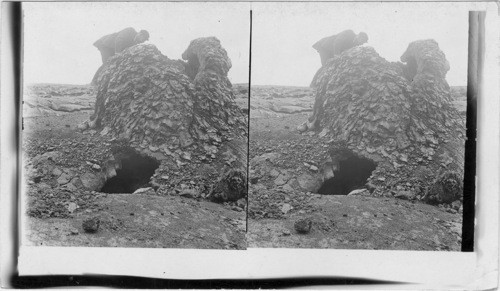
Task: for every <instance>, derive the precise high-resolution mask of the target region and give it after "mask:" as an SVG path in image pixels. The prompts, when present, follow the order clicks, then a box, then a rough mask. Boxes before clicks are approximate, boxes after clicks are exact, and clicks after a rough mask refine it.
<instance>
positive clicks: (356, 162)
mask: <svg viewBox="0 0 500 291" xmlns="http://www.w3.org/2000/svg"><path fill="white" fill-rule="evenodd" d="M376 167H377V164H376V163H375V162H373V161H371V160H369V159H365V158H359V157H356V156H350V157H348V158H347V159H344V160H341V161H339V166H338V170H337V171H334V175H335V176H334V177H333V178H331V179H328V180H326V181H325V182H323V184H322V185H321V187H320V188H319V190H318V193H319V194H325V195H347V194H349V192H351V191H352V190H356V189H360V188H363V187H364V186H365V184H366V180H367V179H368V178H369V177H370V175H371V174H372V172H373V170H375V168H376Z"/></svg>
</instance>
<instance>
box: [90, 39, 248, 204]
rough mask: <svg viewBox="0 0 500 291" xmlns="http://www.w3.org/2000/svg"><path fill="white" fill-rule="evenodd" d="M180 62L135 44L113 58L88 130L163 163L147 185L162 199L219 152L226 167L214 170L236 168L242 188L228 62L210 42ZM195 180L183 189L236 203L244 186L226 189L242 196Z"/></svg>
mask: <svg viewBox="0 0 500 291" xmlns="http://www.w3.org/2000/svg"><path fill="white" fill-rule="evenodd" d="M183 58H185V59H187V60H188V62H187V63H184V62H183V61H179V60H177V61H174V60H170V59H168V58H167V57H166V56H163V55H162V54H161V53H160V51H159V50H158V49H157V48H156V47H154V46H153V45H136V46H133V47H131V48H129V49H127V50H125V51H124V52H123V53H121V54H118V55H116V56H115V57H113V58H111V59H110V60H109V61H108V62H107V63H106V65H105V67H104V68H103V70H102V72H101V73H100V75H99V76H98V78H97V82H98V91H97V101H96V109H95V113H94V115H93V116H92V117H91V120H90V122H89V127H90V128H97V129H99V130H100V131H101V134H103V135H109V136H110V137H111V138H112V139H116V140H117V143H121V144H120V147H131V148H133V149H134V150H135V151H136V152H138V153H140V154H143V155H147V156H150V157H153V158H156V159H158V160H161V165H160V168H159V170H158V171H157V172H156V175H155V177H154V178H153V181H152V183H153V185H154V186H157V187H160V186H162V187H161V189H160V192H161V193H166V192H167V191H171V190H174V189H175V188H176V187H178V186H179V185H181V184H182V182H184V181H183V180H184V178H185V177H186V176H189V175H190V173H197V172H199V170H200V164H201V165H204V166H209V165H210V164H212V163H217V162H218V161H214V160H216V155H217V154H221V155H224V158H223V160H224V162H223V163H221V165H217V166H216V167H217V168H221V167H222V166H224V167H227V169H225V170H224V173H221V175H222V174H224V175H228V174H229V171H230V169H233V168H236V169H237V170H238V171H237V172H234V171H232V172H231V174H235V175H238V176H239V178H238V179H239V180H240V182H241V183H243V184H245V183H246V170H245V167H246V147H245V145H246V122H245V118H244V115H243V112H242V110H241V109H240V108H239V107H238V106H237V104H236V103H235V101H234V94H233V91H232V88H231V83H230V82H229V80H228V78H227V73H228V71H229V69H230V67H231V61H230V60H229V58H228V57H227V53H226V51H225V50H224V49H223V48H222V47H221V46H220V42H219V41H218V40H217V39H216V38H213V37H209V38H199V39H196V40H193V41H192V42H191V44H190V45H189V47H188V48H187V50H186V51H185V52H184V53H183ZM219 160H222V159H219ZM210 172H211V171H207V174H209V173H210ZM159 176H168V177H169V180H170V181H172V180H173V182H170V183H168V184H167V183H165V181H163V180H162V179H161V178H160V177H159ZM197 177H198V178H199V179H198V180H197V181H196V179H195V181H194V182H192V181H193V179H192V178H189V180H188V181H186V182H188V183H191V185H190V186H189V187H194V188H197V189H198V190H199V191H200V192H206V191H208V190H209V189H212V190H214V191H210V193H209V194H210V196H213V197H215V198H217V199H219V198H220V197H222V196H223V197H224V199H222V200H227V199H230V200H232V201H236V200H238V199H241V198H244V197H245V195H246V193H245V191H243V188H244V189H246V187H236V188H234V187H232V188H231V189H233V188H234V189H238V190H237V191H240V192H238V193H232V194H231V195H225V196H224V195H222V194H221V193H216V190H217V189H221V188H224V187H222V186H215V185H208V183H207V181H206V180H203V179H204V178H206V177H205V175H204V174H203V173H201V174H200V175H198V176H197ZM220 181H221V182H222V183H224V182H223V181H227V179H226V180H223V179H220ZM233 182H234V181H233ZM243 184H242V185H243ZM241 191H243V192H241Z"/></svg>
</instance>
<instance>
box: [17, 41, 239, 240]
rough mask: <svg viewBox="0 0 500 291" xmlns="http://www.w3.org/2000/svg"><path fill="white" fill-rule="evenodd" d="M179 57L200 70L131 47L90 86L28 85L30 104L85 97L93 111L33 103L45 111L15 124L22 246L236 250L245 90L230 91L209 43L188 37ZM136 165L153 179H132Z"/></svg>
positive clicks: (221, 56)
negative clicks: (20, 153) (21, 178)
mask: <svg viewBox="0 0 500 291" xmlns="http://www.w3.org/2000/svg"><path fill="white" fill-rule="evenodd" d="M200 48H201V51H200ZM203 48H205V49H203ZM186 52H187V53H186V55H189V54H190V53H189V52H194V55H195V56H196V57H197V58H200V60H199V61H201V63H206V65H205V66H203V67H200V68H199V69H201V68H203V70H204V71H198V73H197V74H196V75H195V76H194V78H193V76H190V75H188V74H187V73H186V70H188V68H190V66H191V64H190V62H189V61H188V62H184V61H181V60H170V59H168V58H167V57H166V56H163V55H162V54H161V53H160V52H159V51H158V49H157V48H156V47H155V46H153V45H136V46H133V47H131V48H129V49H127V50H125V51H123V52H122V53H120V54H117V55H115V56H114V57H113V58H111V59H110V60H109V62H107V64H106V65H105V66H103V68H102V70H101V71H100V73H99V74H98V78H97V85H98V86H97V88H96V89H94V88H92V87H90V86H71V85H67V86H65V85H57V84H50V85H32V86H30V87H29V89H31V90H30V91H29V94H31V95H27V97H28V98H27V99H28V100H40V99H42V98H46V99H48V100H50V101H51V102H54V103H55V104H57V105H59V106H64V105H65V104H69V103H71V102H72V100H73V95H74V94H79V95H78V96H80V92H83V93H84V94H81V95H82V98H85V102H89V104H93V105H94V104H95V105H94V106H90V107H93V108H94V113H93V114H92V115H91V116H90V117H89V113H90V112H89V111H88V108H89V106H87V108H86V110H78V111H71V110H66V111H61V110H54V109H50V108H48V107H47V106H46V105H45V103H41V102H38V103H35V105H34V108H35V110H36V112H41V113H43V115H42V116H40V114H38V115H34V116H33V117H27V118H25V131H24V139H23V148H24V152H25V155H24V158H25V160H24V165H25V182H26V183H25V185H26V187H25V191H26V194H27V195H26V196H25V198H26V203H25V205H26V212H27V214H28V220H27V224H26V225H27V226H28V229H27V231H26V234H27V236H26V239H27V240H26V241H25V242H24V243H26V244H35V245H90V246H138V247H139V246H142V247H144V246H150V247H176V248H192V247H195V248H230V249H242V248H245V246H246V244H245V239H244V234H245V213H244V210H245V208H246V157H247V146H246V144H247V141H246V128H247V126H246V124H247V121H246V117H247V116H246V115H245V114H244V112H245V110H246V111H248V105H247V104H248V85H245V84H243V85H239V86H235V87H232V85H231V83H230V82H229V80H228V79H227V71H228V70H229V68H230V64H231V63H230V60H229V59H228V58H227V54H226V53H225V50H224V49H223V48H222V47H221V46H220V43H219V41H218V40H217V39H215V38H201V39H197V40H194V41H193V42H192V43H191V44H190V46H189V47H188V49H187V50H186ZM203 52H205V53H206V54H203ZM214 54H218V55H217V56H215V57H214ZM214 60H216V61H214ZM218 61H221V63H218ZM217 66H221V67H217ZM55 92H60V93H61V95H62V96H63V97H62V98H59V99H56V98H55V97H57V96H56V95H57V94H54V93H55ZM74 92H76V93H74ZM65 94H67V95H65ZM78 96H77V97H78ZM235 98H237V100H238V101H235ZM239 105H241V106H242V107H241V108H240V107H239ZM47 108H48V109H47ZM78 124H80V125H78ZM134 166H135V168H134ZM142 169H147V170H148V171H149V170H150V169H153V171H152V173H151V174H152V176H151V177H147V176H146V177H141V179H135V178H136V177H134V175H136V174H141V171H142ZM142 172H144V171H142ZM124 173H126V175H125V174H124ZM120 175H121V176H120ZM113 179H119V181H118V182H117V183H115V184H114V185H111V186H110V185H109V183H110V182H111V181H113ZM123 183H127V184H130V185H127V186H126V187H120V186H119V185H120V184H123ZM241 185H245V187H241ZM124 189H128V190H131V192H128V193H132V192H134V193H135V194H126V193H125V192H120V191H121V190H124ZM105 191H109V192H107V193H103V192H105ZM114 193H117V194H114ZM124 193H125V194H124ZM210 200H212V201H217V202H219V203H220V204H215V203H212V202H210ZM89 218H96V219H99V220H100V227H99V229H98V230H97V231H96V232H94V233H86V232H85V231H84V228H85V226H84V225H83V224H84V222H85V221H87V220H88V219H89ZM85 225H86V224H85ZM158 234H168V235H167V236H165V235H158Z"/></svg>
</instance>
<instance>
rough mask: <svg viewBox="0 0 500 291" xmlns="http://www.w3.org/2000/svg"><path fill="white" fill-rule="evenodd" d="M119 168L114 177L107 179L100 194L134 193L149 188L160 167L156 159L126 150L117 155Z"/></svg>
mask: <svg viewBox="0 0 500 291" xmlns="http://www.w3.org/2000/svg"><path fill="white" fill-rule="evenodd" d="M117 160H118V161H119V164H120V167H119V168H118V169H117V170H116V176H114V177H112V178H110V179H108V180H107V181H106V183H105V184H104V186H103V187H102V188H101V190H100V192H103V193H134V191H135V190H137V189H140V188H144V187H150V186H151V185H150V179H151V177H152V176H153V174H154V173H155V171H156V169H157V168H158V167H159V166H160V162H158V161H157V160H156V159H154V158H151V157H148V156H143V155H140V154H139V153H137V152H135V151H134V150H128V151H125V152H122V153H120V154H119V155H118V159H117Z"/></svg>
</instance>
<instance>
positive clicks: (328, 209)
mask: <svg viewBox="0 0 500 291" xmlns="http://www.w3.org/2000/svg"><path fill="white" fill-rule="evenodd" d="M465 90H466V89H465V87H455V88H453V89H452V93H453V96H454V100H455V101H454V104H455V106H456V107H457V109H458V110H459V111H460V113H461V115H462V116H463V117H464V120H465V109H466V96H465V93H466V91H465ZM251 93H252V94H251V96H252V97H251V104H250V108H251V113H250V149H249V152H250V173H249V174H250V175H249V177H250V192H249V221H248V228H249V229H248V234H247V239H248V246H249V247H300V248H344V249H406V250H449V251H459V250H460V247H461V225H462V206H461V202H460V201H456V202H454V203H452V204H447V205H444V204H443V205H437V206H431V205H427V204H424V203H423V202H421V201H420V199H421V198H422V197H418V196H411V195H407V194H408V193H409V192H407V191H403V189H402V191H397V192H388V193H384V195H382V196H381V197H369V195H367V191H358V193H353V194H352V195H348V196H339V195H320V194H314V193H313V192H315V189H317V185H318V183H321V182H320V181H318V179H320V178H319V175H318V174H317V173H318V171H319V169H318V167H319V165H320V164H321V163H322V162H323V161H324V160H325V159H326V158H327V153H326V148H327V145H326V144H327V141H326V140H323V138H322V137H319V136H318V135H317V134H315V133H313V132H307V133H302V134H301V133H299V132H298V131H297V130H296V127H297V126H298V125H300V124H301V123H302V122H304V121H305V120H306V119H307V117H308V116H309V115H310V114H311V111H312V104H313V103H314V102H313V101H314V97H313V92H312V91H311V90H310V89H309V88H300V87H282V86H255V87H253V88H252V92H251ZM416 175H422V177H419V178H420V179H434V178H435V177H434V176H432V173H426V172H425V171H423V172H422V173H417V174H416ZM382 182H383V181H382ZM403 186H404V185H403ZM301 224H302V225H304V224H305V225H306V228H307V229H308V228H309V227H310V231H309V232H308V233H301V230H303V227H302V226H301ZM306 232H307V231H306Z"/></svg>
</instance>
